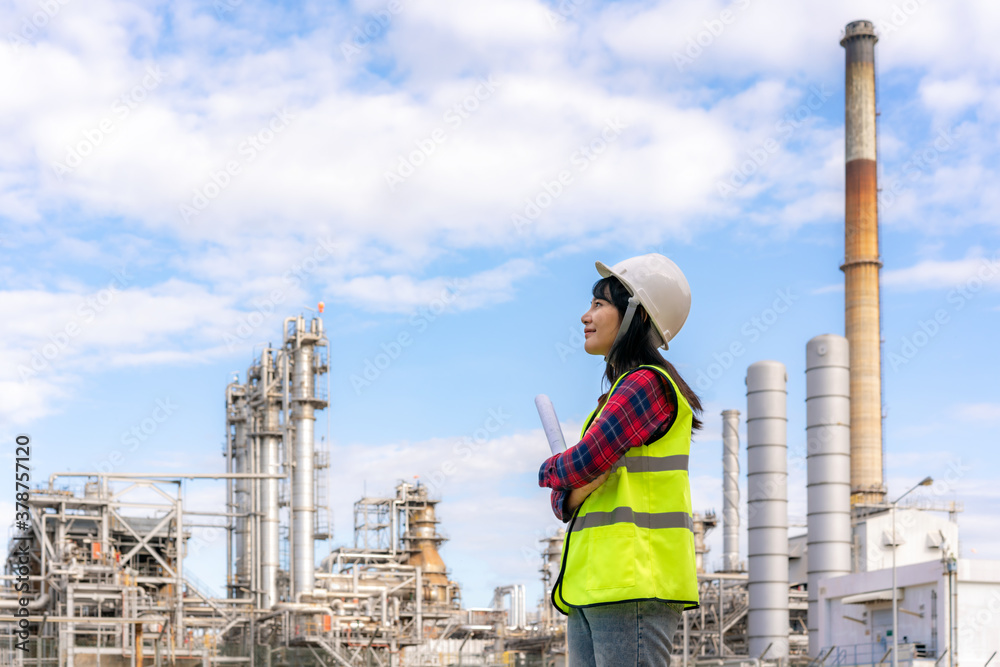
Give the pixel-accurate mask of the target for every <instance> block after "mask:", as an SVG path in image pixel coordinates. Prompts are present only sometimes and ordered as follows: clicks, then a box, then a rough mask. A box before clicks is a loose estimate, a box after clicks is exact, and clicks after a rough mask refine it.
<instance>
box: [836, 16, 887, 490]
mask: <svg viewBox="0 0 1000 667" xmlns="http://www.w3.org/2000/svg"><path fill="white" fill-rule="evenodd" d="M877 41H878V37H877V36H876V35H875V26H874V25H873V24H872V22H871V21H854V22H852V23H848V24H847V27H846V28H845V30H844V37H843V39H841V40H840V45H841V46H843V47H844V49H845V50H846V52H847V91H846V99H845V114H844V126H845V135H846V149H847V152H846V161H847V165H846V167H847V188H846V198H845V232H846V234H845V244H844V264H843V266H841V267H840V268H841V270H842V271H843V272H844V287H845V299H844V306H845V313H844V325H845V329H846V332H845V335H846V337H847V340H848V341H849V343H850V367H851V504H852V505H855V504H858V503H878V502H882V501H883V500H884V499H885V486H884V485H883V481H882V372H881V331H880V330H879V270H880V269H881V268H882V261H881V258H880V255H879V247H878V206H877V196H878V187H877V182H876V173H875V167H876V154H875V42H877Z"/></svg>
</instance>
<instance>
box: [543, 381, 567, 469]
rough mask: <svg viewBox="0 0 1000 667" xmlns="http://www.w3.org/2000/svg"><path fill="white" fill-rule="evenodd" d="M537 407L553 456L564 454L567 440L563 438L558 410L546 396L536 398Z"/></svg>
mask: <svg viewBox="0 0 1000 667" xmlns="http://www.w3.org/2000/svg"><path fill="white" fill-rule="evenodd" d="M535 407H536V408H537V409H538V416H539V417H540V418H541V419H542V430H544V431H545V438H546V439H547V440H548V441H549V448H550V449H551V450H552V453H553V454H562V453H563V451H565V449H566V439H565V438H563V433H562V428H561V427H560V426H559V418H558V417H556V409H555V407H553V405H552V401H551V399H549V397H548V396H546V395H545V394H539V395H538V396H535Z"/></svg>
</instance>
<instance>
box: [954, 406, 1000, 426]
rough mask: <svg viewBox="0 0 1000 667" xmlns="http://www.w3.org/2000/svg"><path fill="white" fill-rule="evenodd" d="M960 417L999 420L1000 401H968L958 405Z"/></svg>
mask: <svg viewBox="0 0 1000 667" xmlns="http://www.w3.org/2000/svg"><path fill="white" fill-rule="evenodd" d="M958 416H959V417H960V418H961V419H969V420H974V421H986V422H995V421H1000V403H970V404H968V405H960V406H958Z"/></svg>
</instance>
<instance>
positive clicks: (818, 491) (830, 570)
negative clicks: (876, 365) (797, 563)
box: [806, 334, 851, 657]
mask: <svg viewBox="0 0 1000 667" xmlns="http://www.w3.org/2000/svg"><path fill="white" fill-rule="evenodd" d="M849 358H850V353H849V351H848V344H847V339H846V338H844V337H843V336H834V335H832V334H824V335H822V336H816V337H815V338H813V339H812V340H810V341H809V343H808V344H807V345H806V444H807V448H806V466H807V468H806V479H807V481H806V493H807V496H808V505H807V508H808V509H807V510H806V516H807V519H806V521H807V523H808V537H807V538H806V544H807V547H806V548H807V551H808V554H809V557H808V558H807V559H806V561H807V567H808V572H807V574H808V577H809V585H808V587H807V590H808V605H809V615H808V630H809V655H810V656H812V657H816V656H818V655H819V651H820V645H819V628H820V623H821V618H820V608H819V592H820V581H821V580H822V579H824V578H826V577H837V576H840V575H843V574H850V573H851V425H850V422H849V420H850V410H851V408H850V404H851V399H850V396H849V395H848V391H849V387H850V372H849V370H848V364H849V361H848V360H849Z"/></svg>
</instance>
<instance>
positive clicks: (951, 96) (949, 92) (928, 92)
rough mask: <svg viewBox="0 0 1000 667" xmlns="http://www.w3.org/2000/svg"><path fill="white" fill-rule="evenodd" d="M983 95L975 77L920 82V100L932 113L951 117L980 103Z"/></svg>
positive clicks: (967, 76)
mask: <svg viewBox="0 0 1000 667" xmlns="http://www.w3.org/2000/svg"><path fill="white" fill-rule="evenodd" d="M984 95H985V91H984V89H983V87H982V86H981V85H980V84H979V82H978V81H977V80H976V77H975V75H973V74H966V75H964V76H961V77H956V78H952V79H925V80H923V81H921V82H920V98H921V99H922V100H923V103H924V104H925V105H926V106H927V107H928V108H930V109H931V110H932V111H933V112H934V113H936V114H941V115H943V116H953V115H955V114H957V113H961V112H962V111H965V110H966V109H967V108H968V107H970V106H972V105H974V104H977V103H978V102H980V101H981V100H982V99H983V97H984Z"/></svg>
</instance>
